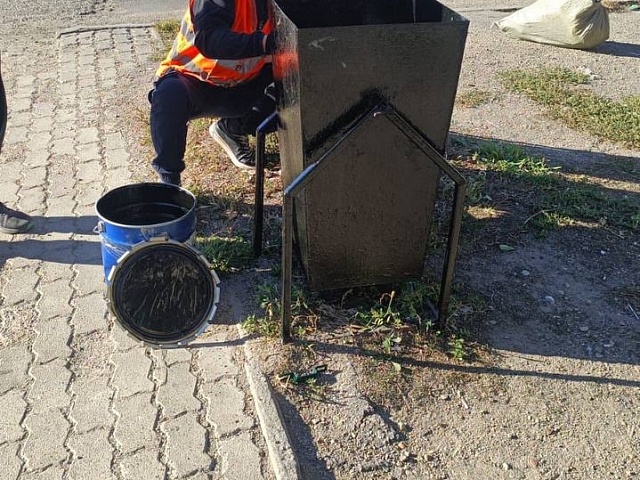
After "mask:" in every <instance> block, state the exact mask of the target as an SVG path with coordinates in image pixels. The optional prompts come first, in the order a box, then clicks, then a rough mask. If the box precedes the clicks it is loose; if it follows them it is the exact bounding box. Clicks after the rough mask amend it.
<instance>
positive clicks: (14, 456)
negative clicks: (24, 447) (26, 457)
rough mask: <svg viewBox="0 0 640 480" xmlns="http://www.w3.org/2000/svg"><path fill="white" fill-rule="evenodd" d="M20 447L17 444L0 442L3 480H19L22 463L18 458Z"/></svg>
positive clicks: (0, 462)
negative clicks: (15, 479)
mask: <svg viewBox="0 0 640 480" xmlns="http://www.w3.org/2000/svg"><path fill="white" fill-rule="evenodd" d="M19 449H20V445H19V444H17V443H3V442H0V465H1V466H0V469H2V476H0V478H2V479H3V480H5V479H6V480H13V479H14V478H18V473H20V468H21V467H22V461H21V460H20V458H19V457H18V451H19Z"/></svg>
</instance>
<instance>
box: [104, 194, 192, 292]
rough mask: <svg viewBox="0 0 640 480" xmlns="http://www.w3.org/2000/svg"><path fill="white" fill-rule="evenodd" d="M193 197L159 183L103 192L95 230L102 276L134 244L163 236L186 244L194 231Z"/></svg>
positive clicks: (107, 274) (107, 277) (106, 275)
mask: <svg viewBox="0 0 640 480" xmlns="http://www.w3.org/2000/svg"><path fill="white" fill-rule="evenodd" d="M196 204H197V202H196V197H195V196H194V195H193V194H192V193H191V192H189V191H188V190H185V189H183V188H180V187H178V186H175V185H167V184H163V183H138V184H131V185H125V186H123V187H119V188H116V189H114V190H111V191H109V192H107V193H106V194H105V195H104V196H103V197H101V198H100V199H99V200H98V202H97V203H96V213H97V215H98V218H99V222H98V226H97V227H96V231H97V232H98V233H99V234H100V240H101V244H102V265H103V267H104V277H105V281H106V282H107V284H109V275H110V273H111V271H112V269H113V267H114V266H115V265H116V264H117V262H118V259H119V258H121V257H122V256H123V255H124V254H125V253H127V252H128V251H129V250H131V248H132V247H133V246H134V245H137V244H139V243H141V242H148V241H149V240H151V239H154V238H160V237H164V238H167V239H170V240H174V241H176V242H181V243H184V242H187V241H189V240H190V239H191V237H192V235H193V233H194V231H195V228H196Z"/></svg>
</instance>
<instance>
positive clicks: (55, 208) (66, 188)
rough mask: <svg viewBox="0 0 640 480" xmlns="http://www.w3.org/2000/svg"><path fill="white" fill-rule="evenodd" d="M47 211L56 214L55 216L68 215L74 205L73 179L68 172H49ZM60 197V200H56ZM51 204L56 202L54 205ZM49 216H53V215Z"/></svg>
mask: <svg viewBox="0 0 640 480" xmlns="http://www.w3.org/2000/svg"><path fill="white" fill-rule="evenodd" d="M49 181H50V182H51V183H50V184H49V189H48V194H49V198H48V200H49V202H48V203H49V211H50V212H56V213H55V215H59V216H63V215H65V214H66V215H69V214H70V213H71V212H72V211H73V206H74V205H75V200H74V198H73V197H74V196H75V193H76V192H75V189H74V187H75V178H73V177H72V176H70V175H69V173H68V172H66V174H65V173H63V172H56V171H50V173H49ZM56 197H61V198H56ZM53 202H58V203H56V204H54V203H53ZM51 215H54V214H53V213H52V214H51Z"/></svg>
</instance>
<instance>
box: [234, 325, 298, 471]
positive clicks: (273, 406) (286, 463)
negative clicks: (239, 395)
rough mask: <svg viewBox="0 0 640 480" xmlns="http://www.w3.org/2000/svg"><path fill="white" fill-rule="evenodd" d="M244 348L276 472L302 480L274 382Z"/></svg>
mask: <svg viewBox="0 0 640 480" xmlns="http://www.w3.org/2000/svg"><path fill="white" fill-rule="evenodd" d="M238 328H239V329H240V331H241V333H242V330H241V327H240V326H238ZM244 352H245V358H246V362H245V366H244V368H245V372H246V375H247V380H248V381H249V388H250V390H251V395H252V397H253V400H254V403H255V408H256V413H257V415H258V420H259V421H260V430H261V431H262V436H263V437H264V439H265V442H266V444H267V449H268V451H269V460H270V463H271V467H272V468H273V471H274V474H275V476H276V478H277V480H300V479H301V475H300V466H299V465H298V461H297V460H296V457H295V453H294V451H293V448H292V447H291V441H290V439H289V435H288V434H287V430H286V429H285V427H284V421H283V419H282V414H281V412H280V409H279V408H278V405H277V403H276V401H275V400H274V398H273V391H272V389H271V385H270V384H269V381H268V380H267V378H266V377H265V375H264V374H263V373H262V372H261V371H260V370H259V369H258V368H257V367H256V365H255V358H254V357H253V354H252V353H251V351H250V349H249V348H248V347H247V346H246V345H245V348H244Z"/></svg>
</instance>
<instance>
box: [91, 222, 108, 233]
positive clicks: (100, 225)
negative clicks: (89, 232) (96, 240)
mask: <svg viewBox="0 0 640 480" xmlns="http://www.w3.org/2000/svg"><path fill="white" fill-rule="evenodd" d="M104 231H105V228H104V222H103V221H102V220H100V221H99V222H98V224H97V225H96V226H95V227H93V233H103V232H104Z"/></svg>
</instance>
